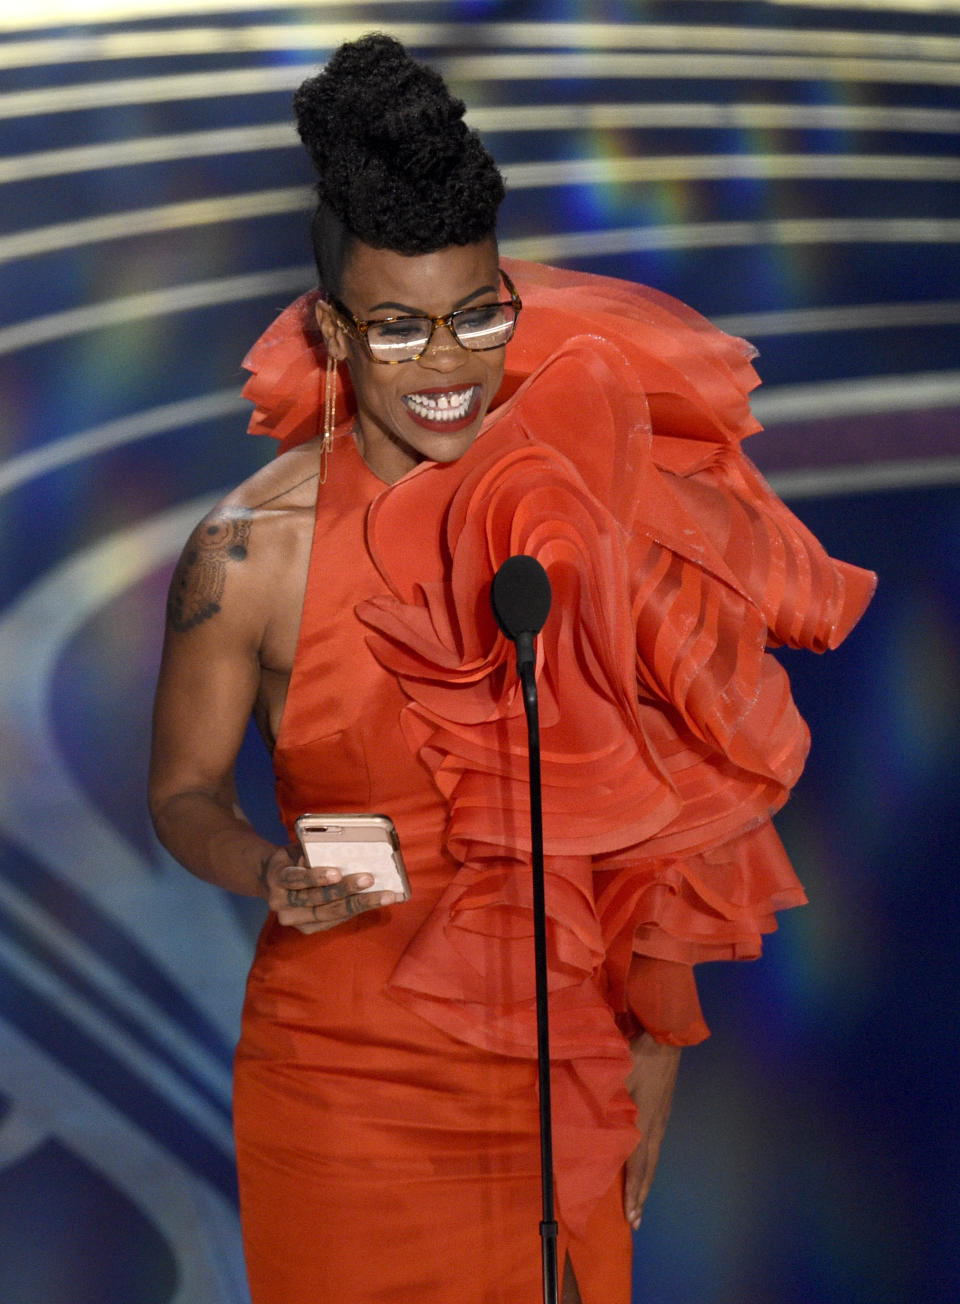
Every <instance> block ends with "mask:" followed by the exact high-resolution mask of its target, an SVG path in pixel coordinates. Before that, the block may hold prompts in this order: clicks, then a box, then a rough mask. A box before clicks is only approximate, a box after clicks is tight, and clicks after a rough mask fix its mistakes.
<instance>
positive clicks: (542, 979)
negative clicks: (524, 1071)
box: [517, 634, 559, 1304]
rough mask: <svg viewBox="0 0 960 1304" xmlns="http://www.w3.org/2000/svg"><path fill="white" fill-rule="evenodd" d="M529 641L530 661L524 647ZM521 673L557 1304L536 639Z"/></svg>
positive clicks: (543, 1134)
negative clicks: (527, 646)
mask: <svg viewBox="0 0 960 1304" xmlns="http://www.w3.org/2000/svg"><path fill="white" fill-rule="evenodd" d="M524 640H526V641H527V642H529V653H528V655H527V656H526V657H525V656H524V654H523V652H522V651H521V644H522V643H523V642H524ZM517 673H518V674H519V676H520V682H521V684H522V685H523V707H524V710H525V711H526V714H527V741H528V753H529V757H530V844H531V851H532V869H533V963H534V967H535V971H536V978H537V1074H538V1077H539V1081H540V1180H541V1187H542V1192H541V1208H542V1219H541V1222H540V1241H541V1249H542V1252H543V1302H544V1304H557V1301H558V1299H559V1294H558V1280H559V1276H558V1271H557V1222H556V1217H555V1214H554V1208H553V1123H552V1115H551V1111H550V1013H549V1002H548V994H547V920H546V906H545V901H544V879H543V805H542V800H541V794H540V711H539V700H538V697H537V681H536V676H535V674H534V656H533V635H532V634H520V635H519V637H518V638H517Z"/></svg>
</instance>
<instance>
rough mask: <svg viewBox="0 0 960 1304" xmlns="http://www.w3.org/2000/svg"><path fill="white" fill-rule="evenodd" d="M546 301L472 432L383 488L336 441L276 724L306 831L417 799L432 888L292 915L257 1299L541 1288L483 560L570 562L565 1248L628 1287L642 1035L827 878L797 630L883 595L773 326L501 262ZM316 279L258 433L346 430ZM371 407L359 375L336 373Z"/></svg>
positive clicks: (813, 629) (483, 1299)
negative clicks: (800, 863) (754, 344)
mask: <svg viewBox="0 0 960 1304" xmlns="http://www.w3.org/2000/svg"><path fill="white" fill-rule="evenodd" d="M506 265H507V267H508V270H509V272H510V274H511V276H512V277H513V279H514V281H515V283H516V284H517V286H518V289H519V290H520V294H521V297H522V299H523V301H524V312H523V314H522V316H521V319H520V326H519V328H518V332H517V335H516V337H515V339H514V341H513V342H512V343H511V345H510V346H509V347H508V351H507V370H506V375H505V380H504V386H503V388H502V390H501V393H500V395H499V396H498V401H497V403H496V405H495V406H494V407H493V408H492V410H491V413H490V414H489V415H488V418H487V420H486V421H485V423H484V427H483V429H482V431H481V433H480V435H479V436H478V438H477V440H476V441H475V443H474V445H473V447H472V448H471V449H470V450H469V451H468V452H467V453H466V454H465V455H464V456H463V457H462V458H460V459H459V460H458V461H457V462H455V463H451V464H449V465H440V464H434V463H423V464H421V465H420V466H418V467H417V468H415V469H414V470H413V471H411V472H410V473H409V474H408V475H406V476H404V477H403V479H401V480H400V481H398V482H397V483H396V484H395V485H392V486H389V487H387V486H385V485H383V484H382V483H381V482H380V481H378V480H377V479H376V478H375V477H374V476H373V475H372V473H371V472H370V471H369V470H368V469H367V467H366V466H365V465H364V463H363V461H362V459H361V458H360V456H359V454H358V452H357V449H356V446H355V444H354V442H353V440H352V436H351V435H350V434H349V433H348V432H347V430H343V431H341V433H340V434H339V435H338V437H337V440H336V442H335V446H334V449H333V451H332V453H331V455H330V459H329V471H328V477H327V481H326V483H325V484H324V485H322V486H320V488H319V492H318V498H317V513H316V526H315V534H314V544H313V550H312V556H311V563H310V571H309V577H308V582H307V590H306V596H305V601H304V610H303V616H302V623H301V628H300V633H299V639H298V645H297V651H296V656H295V661H294V668H293V675H292V679H291V683H290V688H289V692H288V697H287V703H286V707H285V710H284V715H283V719H282V722H281V727H280V732H279V737H278V740H277V745H276V749H275V752H274V769H275V773H276V783H277V799H278V802H279V806H280V809H281V813H282V815H283V818H284V820H285V822H286V823H287V825H288V827H291V828H292V824H293V821H294V820H295V819H296V817H297V816H298V815H299V814H301V813H303V812H305V811H310V810H344V811H348V810H354V811H362V810H376V811H383V812H385V813H387V814H389V815H391V816H392V818H393V819H394V821H395V823H396V825H397V828H398V831H399V834H400V839H401V844H402V846H403V848H404V856H405V860H406V863H407V868H408V872H409V874H410V879H411V885H412V889H413V895H412V898H411V900H410V901H408V902H405V903H403V904H402V905H399V906H394V907H391V908H389V909H386V910H381V911H377V912H372V913H370V914H367V915H364V916H361V917H359V918H356V919H354V920H352V921H350V922H348V923H346V924H344V925H342V926H340V927H338V928H336V929H332V930H330V931H328V932H325V933H320V934H314V935H312V936H304V935H302V934H300V933H298V932H296V931H295V930H290V929H284V928H281V927H280V926H279V925H278V924H277V923H276V920H275V918H274V917H272V916H271V918H270V919H269V920H268V922H267V924H266V925H265V927H264V930H263V933H262V935H261V938H260V941H259V944H258V948H257V954H256V958H255V960H254V964H253V967H252V970H251V974H250V979H249V983H248V990H247V998H246V1003H245V1007H244V1019H243V1030H242V1035H241V1040H240V1044H239V1047H238V1051H237V1060H236V1073H235V1129H236V1136H237V1155H238V1167H239V1174H240V1190H241V1213H242V1218H243V1230H244V1243H245V1249H246V1254H247V1262H248V1273H249V1277H250V1283H251V1291H252V1295H253V1300H254V1304H281V1301H282V1302H283V1304H307V1301H310V1304H316V1302H317V1301H327V1300H331V1301H332V1300H343V1301H345V1302H349V1304H372V1302H373V1301H374V1300H377V1301H382V1300H384V1299H389V1300H390V1301H391V1302H392V1304H413V1302H414V1301H417V1304H421V1301H424V1300H437V1301H441V1300H448V1299H454V1298H456V1299H458V1300H461V1301H464V1302H465V1304H521V1302H523V1301H530V1300H533V1299H536V1298H538V1297H539V1295H540V1293H541V1286H540V1243H539V1234H538V1225H539V1219H540V1177H539V1172H540V1169H539V1118H538V1104H537V1082H536V1020H535V1002H534V975H533V960H532V950H533V948H532V922H531V895H532V893H531V884H530V872H529V854H530V851H529V802H528V794H527V781H526V726H525V721H524V712H523V703H522V698H521V695H520V692H519V687H518V685H517V683H516V676H515V671H514V668H513V652H512V647H511V645H510V644H508V642H507V641H506V640H505V638H504V637H503V635H502V634H501V633H500V632H499V631H498V629H497V628H496V624H495V621H494V619H493V616H492V613H491V611H490V605H489V587H490V582H491V579H492V576H493V574H494V573H495V572H496V570H497V568H498V567H499V565H500V564H501V563H502V562H503V561H504V560H505V559H506V557H508V556H510V555H512V554H514V553H518V552H526V553H530V554H532V555H534V556H536V557H537V558H538V560H540V561H541V563H542V564H543V565H544V567H545V568H546V570H547V572H548V575H549V577H550V580H551V586H552V589H553V595H554V596H553V607H552V610H551V615H550V617H549V619H548V621H547V625H546V626H545V628H544V631H543V635H542V637H541V638H540V639H539V640H538V682H539V686H540V714H541V738H542V765H543V812H544V814H543V821H544V848H545V853H546V898H547V915H548V959H549V972H550V993H551V997H550V1006H551V1009H550V1018H551V1025H550V1031H551V1056H552V1075H551V1086H552V1094H553V1109H554V1151H555V1164H556V1195H557V1212H558V1218H559V1222H560V1238H559V1242H558V1250H559V1255H560V1263H561V1265H562V1264H563V1262H564V1259H565V1258H566V1256H567V1255H568V1254H569V1256H570V1259H571V1261H572V1263H573V1266H574V1269H575V1271H576V1274H577V1279H578V1283H579V1286H580V1291H581V1295H582V1298H583V1300H584V1304H617V1301H620V1304H627V1301H629V1298H630V1251H631V1238H630V1233H629V1228H628V1227H627V1224H626V1222H625V1220H624V1218H623V1213H622V1207H621V1190H622V1166H623V1163H624V1160H625V1159H626V1157H627V1156H628V1155H629V1153H630V1152H631V1150H632V1149H633V1147H634V1145H635V1144H636V1141H637V1133H636V1128H635V1110H634V1108H633V1105H632V1103H631V1101H630V1099H629V1097H628V1096H627V1094H626V1091H625V1089H624V1086H623V1083H624V1079H625V1077H626V1074H627V1072H628V1070H629V1067H630V1057H629V1051H628V1046H627V1037H629V1036H631V1035H634V1034H635V1033H636V1032H637V1031H638V1030H639V1029H640V1028H646V1029H647V1030H649V1031H650V1032H652V1033H653V1035H655V1036H656V1037H658V1038H659V1039H661V1040H664V1041H670V1042H673V1043H676V1044H688V1043H691V1042H695V1041H698V1040H700V1039H701V1038H702V1037H704V1036H706V1035H707V1030H706V1028H705V1025H704V1023H703V1019H702V1015H701V1014H700V1010H699V1006H698V1004H697V1000H696V991H695V985H694V981H693V976H692V974H693V970H692V966H693V965H694V964H695V963H696V962H698V961H701V960H705V959H714V958H744V957H752V956H755V955H757V954H759V951H760V942H761V936H762V934H763V933H765V932H767V931H770V929H772V928H773V927H775V922H774V918H773V914H774V911H775V910H776V909H778V908H782V907H785V906H790V905H794V904H799V903H800V902H802V901H803V899H804V897H803V892H802V888H801V887H800V885H799V883H798V882H797V880H796V878H795V876H794V874H793V871H792V869H791V867H790V865H789V862H788V861H787V858H786V855H785V853H784V851H783V848H782V846H781V844H780V842H779V839H778V838H777V835H776V833H775V832H774V830H773V827H772V825H771V823H770V816H771V814H772V813H773V812H774V811H775V810H777V809H778V808H779V807H780V806H781V805H782V804H783V802H784V801H785V800H786V797H787V794H788V792H789V789H790V787H791V786H792V784H793V783H794V782H795V781H796V778H797V776H798V775H799V773H800V770H801V768H802V764H803V760H804V757H805V754H806V748H807V733H806V729H805V726H804V725H803V722H802V720H801V719H800V717H799V715H798V714H797V711H796V708H795V706H794V705H793V702H792V699H791V697H790V692H789V685H788V683H787V679H786V675H785V673H784V671H783V669H782V668H781V667H780V665H779V663H778V662H777V661H776V660H775V659H774V658H773V657H771V656H770V654H769V652H768V650H767V649H768V648H769V647H770V646H771V645H775V644H777V643H787V644H790V645H791V646H803V647H811V648H814V649H817V650H823V649H825V648H826V647H832V646H835V645H836V644H837V643H838V642H839V641H840V639H841V638H842V637H844V635H845V634H846V633H847V632H848V630H849V629H850V628H851V627H852V625H853V623H854V622H855V620H856V619H857V618H858V616H859V615H860V613H861V612H862V610H863V608H864V607H865V606H866V603H867V602H868V601H869V597H870V594H871V592H872V587H873V578H872V576H870V575H869V574H867V573H866V572H863V571H860V570H858V569H857V568H855V567H850V566H847V565H845V564H844V563H840V562H836V561H833V560H832V559H830V558H829V557H827V555H826V554H825V553H824V551H823V549H822V548H821V547H820V545H819V544H818V543H817V542H816V540H815V539H813V537H812V536H811V535H810V534H809V532H808V531H806V530H805V528H804V527H803V526H802V525H801V524H800V523H799V522H798V521H797V520H796V518H794V517H793V516H792V515H791V513H790V512H789V511H788V510H787V509H786V508H785V507H784V505H783V504H782V503H781V502H780V501H779V500H778V499H777V498H776V497H775V496H774V495H773V494H772V493H771V491H770V490H769V488H768V487H767V486H766V485H765V484H764V482H763V480H762V478H761V477H760V476H759V474H758V473H757V472H756V471H755V469H754V468H753V467H752V466H751V464H750V463H749V462H748V461H747V459H746V458H745V457H744V456H743V454H742V452H741V450H740V447H739V443H740V440H741V439H742V438H743V437H744V435H746V434H749V433H751V432H752V431H753V430H754V429H756V423H755V422H753V420H752V418H751V417H750V415H749V409H748V406H747V402H746V395H747V393H748V391H749V389H750V388H752V386H753V385H754V384H755V383H756V378H755V375H754V373H753V370H752V368H751V366H750V363H749V357H750V354H749V350H748V347H747V346H745V345H743V343H742V342H741V341H736V340H732V339H730V338H729V337H727V336H725V335H722V334H721V333H720V332H718V331H716V330H715V328H713V327H710V326H709V324H708V323H706V322H704V321H703V319H702V318H699V317H698V316H697V315H696V314H694V313H692V312H691V311H690V310H689V309H687V308H685V307H684V306H683V305H680V304H677V303H676V302H675V301H673V300H670V299H668V298H667V297H666V296H663V295H659V294H657V293H656V292H653V291H649V290H646V289H643V288H641V287H637V286H632V285H627V284H625V283H623V282H617V281H611V280H610V279H608V278H598V277H590V276H583V275H581V274H574V273H568V272H559V271H556V270H553V269H548V268H541V267H536V266H533V265H529V264H527V265H523V264H512V263H506ZM312 302H313V297H312V296H305V297H304V298H303V299H302V300H299V301H298V302H297V303H296V304H294V305H292V306H291V308H289V309H288V310H287V311H286V312H285V313H284V314H283V315H282V316H281V317H280V318H279V319H278V321H277V322H276V323H274V325H273V327H271V328H270V330H269V331H268V332H267V333H266V335H265V336H264V337H263V338H262V339H261V340H260V341H259V342H258V344H257V346H255V348H254V350H253V351H252V353H251V355H250V356H249V357H248V359H247V362H246V365H247V366H248V367H249V369H250V370H252V371H253V373H254V376H253V379H252V380H251V381H250V382H249V383H248V387H247V390H246V391H245V392H246V393H247V394H248V395H249V396H250V397H252V398H253V399H254V401H255V403H256V405H257V412H256V415H255V417H254V421H253V423H252V427H251V428H252V429H253V430H255V431H256V432H264V433H271V434H273V435H275V436H277V437H279V438H280V439H281V440H283V441H285V445H286V446H289V445H290V444H292V443H296V442H298V441H299V440H301V439H303V438H307V437H309V436H310V435H311V434H313V433H314V432H315V429H316V422H317V415H318V411H319V410H322V404H320V403H319V402H318V399H319V398H320V397H321V386H322V380H321V377H322V374H323V370H322V362H323V359H322V352H321V351H320V346H319V344H318V341H317V339H316V338H315V336H314V335H313V334H312V332H311V327H310V321H311V319H312ZM340 402H341V411H342V410H343V407H344V406H346V409H347V411H348V412H349V409H350V405H351V396H350V394H349V391H348V390H347V389H344V390H343V391H342V392H341V394H340Z"/></svg>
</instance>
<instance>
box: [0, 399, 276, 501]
mask: <svg viewBox="0 0 960 1304" xmlns="http://www.w3.org/2000/svg"><path fill="white" fill-rule="evenodd" d="M251 411H252V409H251V406H250V404H249V403H248V402H247V401H246V400H245V399H242V398H241V397H240V395H239V393H238V392H237V390H236V389H224V390H219V391H218V392H216V393H213V394H204V395H202V396H201V397H200V398H187V399H181V400H180V401H179V402H176V403H164V404H163V405H162V406H161V407H155V408H148V409H147V410H146V411H144V412H135V413H131V414H129V415H128V416H125V417H120V418H118V419H117V420H116V421H106V422H104V424H103V425H100V426H93V427H92V428H91V429H90V430H81V431H78V432H77V433H76V434H74V435H66V436H65V437H64V438H62V439H55V440H53V441H51V442H50V443H49V444H43V445H41V446H40V447H39V448H32V449H30V451H29V452H27V453H21V454H20V455H19V456H18V457H11V458H10V459H9V461H6V462H3V463H0V495H3V494H5V493H9V492H10V490H11V489H16V488H17V487H18V486H19V485H21V484H25V483H26V482H28V481H30V480H33V479H35V478H36V477H37V476H40V475H45V474H46V473H47V472H48V471H56V470H58V469H59V468H60V467H63V466H69V465H71V464H72V463H74V462H82V461H84V460H85V459H86V458H88V457H96V456H98V454H100V453H104V452H106V451H107V450H108V449H111V448H118V447H120V446H121V445H123V444H132V443H135V442H137V441H139V440H141V439H149V438H151V436H153V435H159V434H165V433H166V432H167V431H169V430H179V429H182V428H183V427H184V426H193V425H198V424H199V423H201V422H203V421H215V420H217V419H218V418H220V417H225V416H233V415H234V414H237V415H240V414H241V413H248V414H249V413H250V412H251Z"/></svg>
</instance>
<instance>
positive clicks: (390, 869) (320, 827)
mask: <svg viewBox="0 0 960 1304" xmlns="http://www.w3.org/2000/svg"><path fill="white" fill-rule="evenodd" d="M296 830H297V837H298V839H299V840H300V846H301V847H302V848H303V858H304V860H305V861H306V862H307V864H308V865H333V866H335V867H336V868H337V869H339V870H342V871H343V873H344V874H364V873H366V874H372V875H373V883H372V884H371V886H370V887H367V888H364V889H363V890H364V892H395V893H396V894H397V900H398V901H406V900H407V898H408V897H409V896H410V883H409V880H408V879H407V871H406V869H405V868H404V864H403V856H402V855H401V854H400V839H399V837H398V836H397V830H396V829H395V828H394V824H393V820H392V819H390V817H389V815H301V816H300V818H299V819H298V820H297V824H296Z"/></svg>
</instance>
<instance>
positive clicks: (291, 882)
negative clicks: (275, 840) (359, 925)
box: [261, 847, 397, 933]
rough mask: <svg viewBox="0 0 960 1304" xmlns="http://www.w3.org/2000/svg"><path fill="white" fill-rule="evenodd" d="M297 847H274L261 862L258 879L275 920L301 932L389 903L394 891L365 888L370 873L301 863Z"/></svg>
mask: <svg viewBox="0 0 960 1304" xmlns="http://www.w3.org/2000/svg"><path fill="white" fill-rule="evenodd" d="M298 850H299V849H298V848H297V847H277V849H276V851H274V852H273V853H272V854H271V855H269V856H267V858H266V859H265V860H264V862H263V868H262V872H261V881H262V883H263V886H264V895H265V897H266V899H267V904H268V905H269V907H270V909H271V910H273V911H275V912H276V916H277V920H278V921H279V922H280V923H281V924H284V925H286V926H287V927H288V928H296V929H297V930H298V931H299V932H301V933H322V932H324V931H326V929H328V928H336V926H337V924H342V923H343V921H344V920H345V919H352V918H353V916H354V915H359V914H362V913H363V911H365V910H379V909H380V908H381V907H383V906H392V905H393V904H394V903H395V902H396V900H397V895H396V893H395V892H369V891H365V890H364V889H366V888H369V887H370V886H371V885H372V883H373V877H372V875H370V874H366V873H361V874H346V875H345V874H343V873H342V872H341V871H340V870H339V869H335V868H334V867H333V866H332V865H328V866H324V865H314V866H310V865H305V864H304V863H303V861H302V860H299V859H297V858H296V857H297V854H298Z"/></svg>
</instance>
